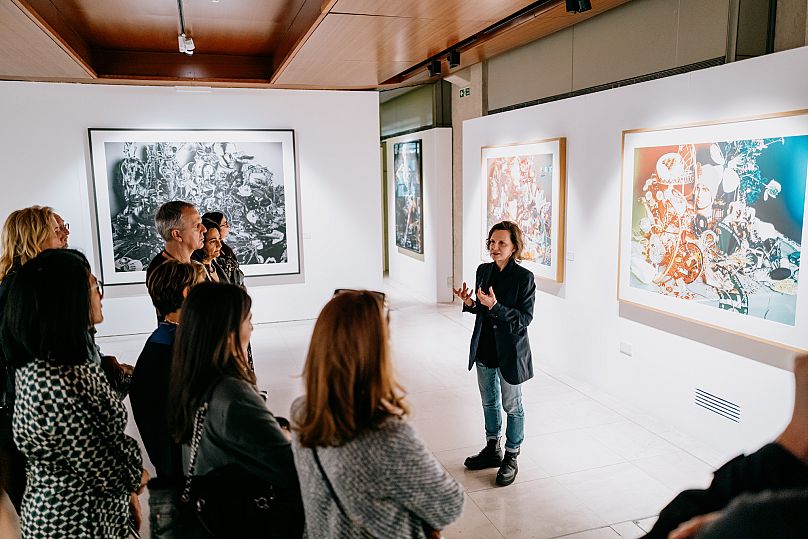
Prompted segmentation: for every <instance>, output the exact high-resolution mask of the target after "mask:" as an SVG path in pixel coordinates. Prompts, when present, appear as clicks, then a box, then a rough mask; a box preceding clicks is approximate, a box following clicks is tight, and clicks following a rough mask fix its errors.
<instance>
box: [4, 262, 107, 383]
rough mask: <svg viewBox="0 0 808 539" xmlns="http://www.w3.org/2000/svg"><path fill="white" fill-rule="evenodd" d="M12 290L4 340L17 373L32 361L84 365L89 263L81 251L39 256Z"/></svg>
mask: <svg viewBox="0 0 808 539" xmlns="http://www.w3.org/2000/svg"><path fill="white" fill-rule="evenodd" d="M10 286H11V288H10V290H9V293H8V302H7V303H6V307H5V313H4V316H3V327H2V338H3V343H4V350H5V352H6V353H7V356H8V360H9V361H10V362H11V364H12V365H14V366H15V367H18V368H19V367H22V366H23V365H26V364H27V363H29V362H30V361H32V360H33V359H34V358H38V359H45V360H48V361H50V362H51V363H54V364H57V365H78V364H81V363H84V362H86V361H87V360H88V357H89V356H88V354H89V352H88V351H89V346H90V345H91V342H92V341H91V337H90V334H89V330H90V326H91V319H90V264H89V262H87V258H86V257H85V256H84V255H83V254H82V253H81V252H79V251H75V250H72V249H48V250H47V251H43V252H42V253H40V254H39V255H37V256H36V257H34V258H33V259H31V260H29V261H28V262H26V263H25V264H24V265H23V266H22V268H20V270H19V271H18V272H17V274H16V275H15V276H14V280H13V282H12V283H11V284H10Z"/></svg>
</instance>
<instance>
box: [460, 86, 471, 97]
mask: <svg viewBox="0 0 808 539" xmlns="http://www.w3.org/2000/svg"><path fill="white" fill-rule="evenodd" d="M470 95H471V88H460V97H468V96H470Z"/></svg>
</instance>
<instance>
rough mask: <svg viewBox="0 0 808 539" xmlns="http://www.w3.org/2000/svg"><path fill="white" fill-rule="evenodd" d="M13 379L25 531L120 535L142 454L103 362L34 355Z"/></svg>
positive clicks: (53, 537) (55, 536)
mask: <svg viewBox="0 0 808 539" xmlns="http://www.w3.org/2000/svg"><path fill="white" fill-rule="evenodd" d="M16 382H17V400H16V403H15V406H14V440H15V442H16V443H17V446H18V447H19V448H20V450H21V451H22V452H23V454H24V455H25V456H26V457H27V459H28V470H27V477H28V485H27V489H26V491H25V496H24V498H23V504H22V511H21V512H22V515H21V516H22V532H23V537H37V538H38V537H47V538H49V539H59V538H76V537H92V538H108V537H110V538H112V537H114V538H119V537H126V535H127V526H126V523H127V518H128V515H129V495H130V493H131V492H133V491H135V490H137V488H138V485H139V484H140V477H141V473H142V469H143V462H142V459H141V456H140V450H139V449H138V445H137V442H136V441H135V440H134V439H132V438H130V437H129V436H127V435H126V434H124V428H125V427H126V410H125V408H124V406H123V404H122V403H121V401H120V400H119V399H118V398H117V397H116V395H115V393H114V392H113V390H112V388H111V387H110V385H109V383H108V382H107V381H106V378H105V377H104V374H103V371H102V370H101V367H100V366H99V365H97V364H95V363H92V362H89V361H88V363H85V364H82V365H67V366H59V365H53V364H51V363H49V362H47V361H43V360H40V359H37V360H34V361H32V362H31V363H29V364H28V365H26V366H25V367H23V368H21V369H18V370H17V373H16Z"/></svg>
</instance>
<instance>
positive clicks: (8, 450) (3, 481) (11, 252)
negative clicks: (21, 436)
mask: <svg viewBox="0 0 808 539" xmlns="http://www.w3.org/2000/svg"><path fill="white" fill-rule="evenodd" d="M61 234H62V232H61V227H60V226H59V223H58V222H57V221H56V216H55V214H54V213H53V210H52V209H51V208H48V207H42V206H31V207H30V208H23V209H21V210H17V211H14V212H12V213H11V214H10V215H9V216H8V217H7V218H6V222H5V224H4V225H3V232H2V234H0V245H2V249H3V250H2V254H0V322H2V316H3V310H4V309H5V304H6V297H7V296H8V290H9V285H10V283H11V281H12V279H11V278H12V276H13V275H14V274H15V273H16V272H17V270H19V269H20V267H22V265H23V264H25V263H26V262H28V261H29V260H31V259H32V258H34V257H36V255H38V254H39V253H41V252H42V251H44V250H46V249H56V248H60V247H62V235H61ZM14 394H15V392H14V369H13V368H12V367H11V366H10V365H8V364H7V362H6V360H5V354H3V353H2V349H0V489H1V490H5V491H6V492H7V493H8V496H9V498H10V499H11V502H12V503H13V504H14V507H15V509H16V510H17V512H19V510H20V504H21V503H22V494H23V490H24V489H25V458H24V457H23V456H22V454H21V453H20V452H19V450H18V449H17V447H16V445H15V444H14V440H13V439H12V437H11V417H12V412H13V410H14Z"/></svg>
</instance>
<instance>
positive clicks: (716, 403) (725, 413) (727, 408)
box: [695, 388, 741, 423]
mask: <svg viewBox="0 0 808 539" xmlns="http://www.w3.org/2000/svg"><path fill="white" fill-rule="evenodd" d="M695 404H696V406H701V407H702V408H704V409H706V410H709V411H711V412H713V413H714V414H718V415H720V416H721V417H723V418H725V419H729V420H730V421H734V422H735V423H740V422H741V407H740V406H739V405H737V404H735V403H734V402H730V401H728V400H726V399H722V398H721V397H716V396H715V395H713V394H712V393H708V392H707V391H704V390H703V389H699V388H696V391H695Z"/></svg>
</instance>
